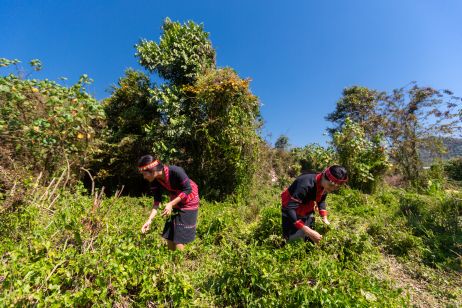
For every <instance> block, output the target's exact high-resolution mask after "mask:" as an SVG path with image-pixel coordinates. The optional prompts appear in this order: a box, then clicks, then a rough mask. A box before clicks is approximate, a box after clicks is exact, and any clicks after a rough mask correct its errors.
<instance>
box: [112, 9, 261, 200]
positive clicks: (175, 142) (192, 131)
mask: <svg viewBox="0 0 462 308" xmlns="http://www.w3.org/2000/svg"><path fill="white" fill-rule="evenodd" d="M136 49H137V53H136V55H137V57H138V58H139V61H140V64H141V65H142V66H144V67H145V68H146V69H147V70H148V71H149V72H151V73H154V74H157V75H158V76H159V77H160V78H162V79H163V81H165V82H164V83H162V84H160V85H152V84H150V83H149V82H148V80H149V78H148V77H147V76H144V75H142V74H139V73H133V72H131V73H129V74H127V76H126V78H125V79H123V80H122V81H121V82H119V88H117V89H116V91H114V92H113V95H112V97H111V98H110V99H109V100H107V102H106V105H105V109H106V111H107V112H108V117H109V118H110V119H109V120H108V121H109V122H108V123H109V125H110V126H111V131H112V132H113V134H114V138H112V139H111V141H110V142H111V146H112V148H113V149H114V150H118V149H121V147H122V146H123V147H124V149H128V150H131V151H132V153H136V154H139V152H140V151H145V153H143V154H146V153H153V154H154V155H155V156H156V157H157V158H159V159H161V160H163V161H164V162H166V163H170V164H181V166H183V167H184V168H185V169H186V170H187V172H188V174H189V175H190V176H191V177H192V178H193V179H194V180H195V181H197V182H198V184H199V186H200V188H201V194H203V195H204V194H205V195H207V196H208V197H210V198H214V199H222V198H225V197H226V196H228V195H230V194H238V195H239V194H241V195H242V193H243V192H244V191H245V190H246V189H247V188H248V187H249V186H250V181H251V180H252V178H253V176H254V173H255V172H254V171H255V169H256V166H255V165H256V163H257V161H258V160H257V159H256V155H257V154H258V148H259V147H258V146H257V142H259V140H258V133H257V132H258V129H259V127H260V125H261V120H260V110H259V108H260V104H259V102H258V98H257V97H256V96H255V95H253V94H252V93H251V91H250V87H249V83H250V80H248V79H242V78H240V77H239V76H238V75H237V73H236V72H235V71H234V70H232V69H230V68H223V69H217V68H216V63H215V50H214V49H213V47H212V43H211V41H210V40H209V34H208V33H206V32H204V29H203V26H202V25H197V24H195V23H194V22H192V21H189V22H187V23H185V24H180V23H178V22H172V21H171V20H170V19H168V18H167V19H166V20H165V22H164V24H163V26H162V36H161V38H160V40H159V42H154V41H149V40H142V41H141V42H140V43H139V44H137V45H136ZM137 115H138V117H139V118H138V119H137ZM116 152H117V151H116ZM122 154H123V155H122ZM125 154H128V152H127V151H125V150H123V151H121V155H120V158H123V157H125V158H130V159H127V161H126V162H124V163H122V164H123V166H120V168H121V170H128V169H130V168H132V170H133V165H134V162H133V161H132V160H131V158H132V156H130V155H129V156H127V155H125ZM112 163H113V165H115V164H114V160H112Z"/></svg>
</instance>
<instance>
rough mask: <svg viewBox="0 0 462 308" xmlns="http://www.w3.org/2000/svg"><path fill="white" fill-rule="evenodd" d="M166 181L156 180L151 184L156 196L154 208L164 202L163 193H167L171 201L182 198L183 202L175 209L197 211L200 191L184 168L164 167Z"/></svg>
mask: <svg viewBox="0 0 462 308" xmlns="http://www.w3.org/2000/svg"><path fill="white" fill-rule="evenodd" d="M163 171H164V175H165V180H161V179H159V180H158V179H156V180H154V181H153V182H152V183H151V189H152V192H153V194H154V206H158V205H159V203H160V202H161V201H162V193H163V192H167V193H168V194H169V196H170V200H173V199H175V198H176V197H180V198H181V201H180V202H179V203H178V204H177V205H175V206H174V207H173V208H176V209H182V210H196V209H197V208H198V207H199V191H198V187H197V185H196V183H194V181H193V180H191V179H190V178H189V177H188V176H187V175H186V172H185V171H184V170H183V168H181V167H178V166H167V165H164V170H163Z"/></svg>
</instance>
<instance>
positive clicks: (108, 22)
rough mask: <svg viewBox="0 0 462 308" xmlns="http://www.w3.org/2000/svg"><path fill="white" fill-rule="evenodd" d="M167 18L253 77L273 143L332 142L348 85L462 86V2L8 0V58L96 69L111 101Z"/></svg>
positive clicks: (1, 27) (55, 72)
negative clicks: (333, 121) (196, 28)
mask: <svg viewBox="0 0 462 308" xmlns="http://www.w3.org/2000/svg"><path fill="white" fill-rule="evenodd" d="M167 16H168V17H170V18H171V19H172V20H175V21H181V22H183V21H186V20H194V21H195V22H199V23H203V24H204V26H205V30H206V31H207V32H210V34H211V40H212V43H213V45H214V47H215V48H216V50H217V61H218V65H219V66H231V67H233V68H234V69H235V70H237V72H238V73H239V74H240V76H241V77H250V78H251V79H252V80H253V82H252V84H251V86H252V91H253V92H254V93H255V94H256V95H257V96H259V97H260V100H261V102H262V104H263V105H262V109H261V110H262V115H263V118H264V120H265V129H264V131H263V136H264V137H265V138H266V139H267V140H269V141H271V142H274V141H275V140H276V138H277V137H278V136H279V135H280V134H285V135H287V136H288V137H289V140H290V143H291V144H292V145H295V146H303V145H305V144H308V143H313V142H318V143H321V144H325V142H326V141H327V140H328V139H329V138H328V136H326V135H324V132H325V129H326V127H327V126H328V125H329V123H328V122H326V121H325V120H324V117H325V116H326V115H327V114H328V113H329V112H332V111H333V110H334V108H335V102H336V101H337V99H338V98H339V97H340V95H341V91H342V89H343V88H345V87H347V86H351V85H363V86H367V87H370V88H375V89H379V90H387V91H389V90H391V89H394V88H398V87H401V86H404V85H406V84H407V83H409V82H410V81H413V80H415V81H417V82H418V83H419V84H420V85H428V86H433V87H436V88H438V89H443V88H448V89H451V90H453V91H454V92H455V94H456V95H459V96H462V18H461V16H462V1H458V0H445V1H436V0H435V1H429V0H409V1H408V0H401V1H397V0H387V1H385V0H383V1H378V0H376V1H371V0H368V1H367V0H361V1H360V0H344V1H311V0H304V1H271V0H266V1H250V0H248V1H241V0H235V1H211V0H210V1H175V0H170V1H135V0H132V1H116V0H111V1H109V0H104V1H103V0H101V1H86V0H80V1H45V0H44V1H32V0H31V1H20V0H15V1H13V0H11V1H8V0H0V33H1V39H0V57H4V58H18V59H20V60H22V61H23V62H27V61H29V60H31V59H33V58H38V59H40V60H42V62H43V64H44V69H43V71H42V72H40V73H38V74H35V75H34V76H35V77H36V78H49V79H52V80H57V79H58V78H59V77H61V76H65V77H68V78H69V81H68V83H69V84H71V83H73V82H75V81H76V80H77V79H78V77H79V76H80V75H82V74H88V75H90V77H91V78H93V79H94V80H95V82H94V84H93V85H92V86H91V87H90V92H91V93H92V94H94V95H95V96H96V97H97V98H98V99H102V98H104V97H107V96H108V95H109V93H108V89H109V88H110V86H111V85H112V84H115V83H116V82H117V80H118V78H119V77H121V76H122V75H123V73H124V70H125V69H126V68H128V67H134V68H139V65H138V64H137V60H136V58H135V57H134V53H135V49H134V47H133V46H134V45H135V44H136V43H137V42H138V41H139V40H140V39H141V38H146V39H151V40H156V41H157V40H158V39H159V36H160V33H161V32H160V26H161V24H162V21H163V19H164V18H165V17H167ZM1 73H2V72H1V71H0V74H1Z"/></svg>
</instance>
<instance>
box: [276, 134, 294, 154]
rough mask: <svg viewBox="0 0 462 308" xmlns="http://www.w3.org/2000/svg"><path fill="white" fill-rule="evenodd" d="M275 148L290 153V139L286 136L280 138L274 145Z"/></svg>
mask: <svg viewBox="0 0 462 308" xmlns="http://www.w3.org/2000/svg"><path fill="white" fill-rule="evenodd" d="M274 147H275V148H276V149H278V150H281V151H288V150H289V147H290V144H289V137H287V136H286V135H281V136H279V137H278V139H277V140H276V142H275V143H274Z"/></svg>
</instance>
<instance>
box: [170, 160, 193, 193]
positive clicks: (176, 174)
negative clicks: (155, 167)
mask: <svg viewBox="0 0 462 308" xmlns="http://www.w3.org/2000/svg"><path fill="white" fill-rule="evenodd" d="M170 183H171V185H172V186H173V187H175V188H176V189H178V190H180V191H181V192H180V194H179V195H178V196H179V197H180V198H181V199H182V200H185V199H186V198H187V196H188V195H189V194H190V193H191V192H192V188H191V183H190V181H189V177H188V175H187V174H186V172H185V171H184V170H183V168H181V167H176V166H171V167H170Z"/></svg>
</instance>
